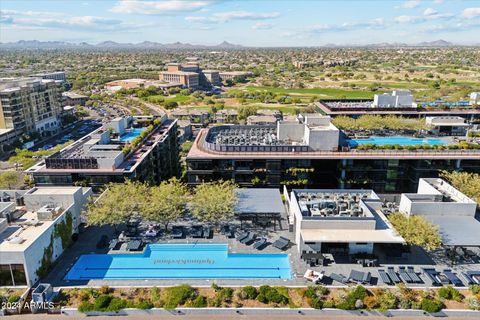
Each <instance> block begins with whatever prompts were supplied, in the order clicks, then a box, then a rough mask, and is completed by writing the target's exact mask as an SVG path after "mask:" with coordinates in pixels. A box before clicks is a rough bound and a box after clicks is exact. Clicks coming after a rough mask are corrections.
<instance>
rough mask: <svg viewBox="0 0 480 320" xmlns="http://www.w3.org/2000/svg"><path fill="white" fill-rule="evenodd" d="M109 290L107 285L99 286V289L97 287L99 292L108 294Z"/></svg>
mask: <svg viewBox="0 0 480 320" xmlns="http://www.w3.org/2000/svg"><path fill="white" fill-rule="evenodd" d="M110 292H111V290H110V287H109V286H101V287H100V289H98V293H100V294H109V293H110Z"/></svg>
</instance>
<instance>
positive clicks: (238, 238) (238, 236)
mask: <svg viewBox="0 0 480 320" xmlns="http://www.w3.org/2000/svg"><path fill="white" fill-rule="evenodd" d="M246 237H248V232H247V231H241V232H240V233H239V234H238V235H237V240H238V241H241V240H243V239H245V238H246Z"/></svg>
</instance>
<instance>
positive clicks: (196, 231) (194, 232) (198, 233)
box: [190, 226, 203, 238]
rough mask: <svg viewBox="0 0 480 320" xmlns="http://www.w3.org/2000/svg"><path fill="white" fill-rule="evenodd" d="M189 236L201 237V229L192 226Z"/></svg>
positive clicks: (200, 227)
mask: <svg viewBox="0 0 480 320" xmlns="http://www.w3.org/2000/svg"><path fill="white" fill-rule="evenodd" d="M190 236H191V237H192V238H201V237H202V236H203V227H202V226H193V227H192V228H190Z"/></svg>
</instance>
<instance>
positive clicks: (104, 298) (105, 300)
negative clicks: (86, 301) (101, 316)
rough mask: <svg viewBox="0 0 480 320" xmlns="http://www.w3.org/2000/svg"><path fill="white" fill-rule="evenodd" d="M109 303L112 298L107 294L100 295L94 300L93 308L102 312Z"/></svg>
mask: <svg viewBox="0 0 480 320" xmlns="http://www.w3.org/2000/svg"><path fill="white" fill-rule="evenodd" d="M110 301H112V296H110V295H108V294H102V295H100V296H98V297H97V299H95V304H94V305H93V306H94V308H95V310H98V311H103V310H106V309H107V307H108V305H109V304H110Z"/></svg>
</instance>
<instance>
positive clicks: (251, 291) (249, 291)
mask: <svg viewBox="0 0 480 320" xmlns="http://www.w3.org/2000/svg"><path fill="white" fill-rule="evenodd" d="M241 293H242V296H243V297H244V298H243V299H255V298H257V295H258V291H257V288H255V287H252V286H246V287H243V288H242V290H241Z"/></svg>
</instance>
